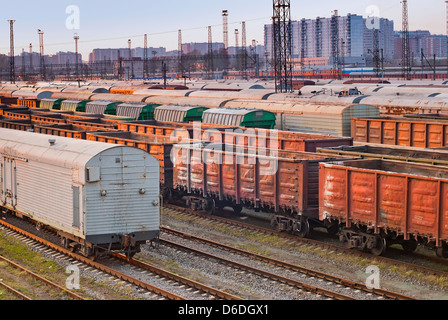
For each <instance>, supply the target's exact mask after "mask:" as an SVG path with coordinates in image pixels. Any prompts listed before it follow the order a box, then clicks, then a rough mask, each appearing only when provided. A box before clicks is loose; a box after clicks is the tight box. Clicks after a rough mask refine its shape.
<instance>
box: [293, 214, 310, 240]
mask: <svg viewBox="0 0 448 320" xmlns="http://www.w3.org/2000/svg"><path fill="white" fill-rule="evenodd" d="M294 227H295V228H294V229H295V230H294V233H295V234H296V235H297V236H299V237H300V238H306V237H308V236H309V235H310V223H309V221H308V219H303V218H302V219H301V222H300V230H298V228H297V225H296V226H294Z"/></svg>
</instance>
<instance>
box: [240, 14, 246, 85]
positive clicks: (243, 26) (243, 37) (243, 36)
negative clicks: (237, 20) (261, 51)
mask: <svg viewBox="0 0 448 320" xmlns="http://www.w3.org/2000/svg"><path fill="white" fill-rule="evenodd" d="M246 41H247V40H246V22H245V21H243V22H241V48H242V50H243V51H242V54H243V61H242V63H243V79H247V44H246Z"/></svg>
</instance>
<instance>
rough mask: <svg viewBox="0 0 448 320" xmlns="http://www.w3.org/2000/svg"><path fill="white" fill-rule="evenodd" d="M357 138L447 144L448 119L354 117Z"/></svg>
mask: <svg viewBox="0 0 448 320" xmlns="http://www.w3.org/2000/svg"><path fill="white" fill-rule="evenodd" d="M352 137H353V138H354V140H355V141H358V142H366V143H376V144H388V145H398V146H406V147H420V148H441V147H447V146H448V121H447V120H446V119H445V120H444V119H443V117H442V118H440V119H437V118H434V119H432V118H426V119H425V118H410V117H392V116H389V117H378V118H359V119H352Z"/></svg>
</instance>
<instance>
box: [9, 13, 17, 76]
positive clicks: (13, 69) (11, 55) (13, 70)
mask: <svg viewBox="0 0 448 320" xmlns="http://www.w3.org/2000/svg"><path fill="white" fill-rule="evenodd" d="M8 22H9V27H10V51H9V80H10V81H11V83H16V67H15V62H14V22H16V20H8Z"/></svg>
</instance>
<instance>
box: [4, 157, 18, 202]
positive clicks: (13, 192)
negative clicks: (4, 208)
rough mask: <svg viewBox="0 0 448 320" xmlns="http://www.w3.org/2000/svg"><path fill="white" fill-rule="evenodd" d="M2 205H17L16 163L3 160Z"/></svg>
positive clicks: (7, 159)
mask: <svg viewBox="0 0 448 320" xmlns="http://www.w3.org/2000/svg"><path fill="white" fill-rule="evenodd" d="M1 200H2V203H3V204H6V205H10V206H12V207H15V206H16V205H17V181H16V162H15V160H14V159H10V158H3V161H2V199H1Z"/></svg>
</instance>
